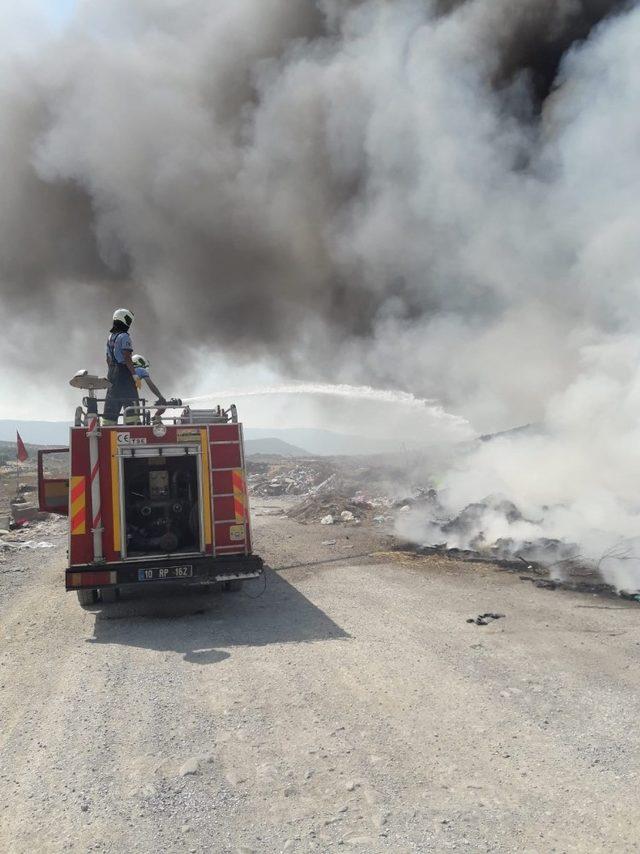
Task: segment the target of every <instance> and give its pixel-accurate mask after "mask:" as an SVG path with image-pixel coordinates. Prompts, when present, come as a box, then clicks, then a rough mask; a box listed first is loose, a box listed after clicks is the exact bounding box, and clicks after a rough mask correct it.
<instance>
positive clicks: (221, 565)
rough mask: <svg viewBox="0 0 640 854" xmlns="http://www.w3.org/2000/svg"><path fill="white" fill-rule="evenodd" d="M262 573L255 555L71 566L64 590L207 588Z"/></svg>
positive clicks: (262, 569)
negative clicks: (151, 584) (170, 585)
mask: <svg viewBox="0 0 640 854" xmlns="http://www.w3.org/2000/svg"><path fill="white" fill-rule="evenodd" d="M263 571H264V564H263V561H262V558H260V557H258V556H257V555H239V556H238V557H231V556H229V557H223V558H211V557H205V558H202V557H187V556H185V557H184V558H182V559H181V560H180V559H177V558H171V559H166V558H164V559H163V558H159V559H155V560H154V559H153V558H149V560H148V561H145V562H142V561H131V562H127V561H124V562H122V563H116V564H113V563H112V564H108V565H106V566H104V567H99V568H98V567H96V566H95V565H94V566H73V567H70V568H69V569H67V571H66V574H65V582H66V589H67V590H82V589H87V588H97V587H100V588H104V587H115V586H119V585H125V584H127V585H129V584H136V585H138V584H140V585H144V584H146V583H149V582H161V583H172V582H173V583H174V584H208V583H213V582H216V581H235V580H241V579H245V578H258V577H259V576H260V575H262V573H263Z"/></svg>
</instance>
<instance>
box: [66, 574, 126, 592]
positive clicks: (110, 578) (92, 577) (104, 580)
mask: <svg viewBox="0 0 640 854" xmlns="http://www.w3.org/2000/svg"><path fill="white" fill-rule="evenodd" d="M116 575H117V573H115V572H109V571H101V572H69V573H67V590H75V589H76V588H78V587H104V586H105V585H107V584H115V583H116V581H117V578H116Z"/></svg>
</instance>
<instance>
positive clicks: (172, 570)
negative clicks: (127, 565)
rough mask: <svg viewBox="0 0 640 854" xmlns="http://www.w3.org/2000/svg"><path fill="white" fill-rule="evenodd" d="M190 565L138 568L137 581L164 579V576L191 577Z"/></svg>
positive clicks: (191, 569) (191, 568)
mask: <svg viewBox="0 0 640 854" xmlns="http://www.w3.org/2000/svg"><path fill="white" fill-rule="evenodd" d="M192 577H193V567H192V566H154V567H152V568H150V569H139V570H138V581H164V579H165V578H192Z"/></svg>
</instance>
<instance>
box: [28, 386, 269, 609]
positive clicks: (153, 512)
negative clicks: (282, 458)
mask: <svg viewBox="0 0 640 854" xmlns="http://www.w3.org/2000/svg"><path fill="white" fill-rule="evenodd" d="M71 385H73V386H75V387H77V388H82V389H85V390H86V391H87V392H88V394H87V396H85V397H84V399H83V406H82V407H78V409H77V410H76V417H75V426H74V427H71V428H70V443H69V448H55V449H47V450H43V451H40V452H39V454H38V487H39V500H40V509H41V510H44V511H46V512H49V513H59V514H62V515H67V516H68V517H69V566H68V568H67V570H66V573H65V581H66V589H67V590H75V591H77V594H78V600H79V602H80V604H81V605H83V606H89V605H92V604H94V603H95V602H97V601H98V600H100V601H102V602H111V601H114V600H115V598H116V597H117V595H118V591H119V589H120V588H126V587H129V586H130V585H136V586H137V587H138V588H140V587H142V586H144V585H147V587H148V588H151V587H153V586H154V585H155V584H156V583H157V584H163V585H167V584H174V585H185V584H188V585H210V584H222V585H224V587H226V588H227V589H232V590H233V589H236V590H237V589H238V588H239V587H240V586H241V585H242V582H243V580H244V579H247V578H256V577H258V576H259V575H261V574H262V572H263V562H262V559H261V558H260V557H258V556H257V555H255V554H253V553H252V549H251V529H250V520H249V499H248V496H247V486H246V475H245V462H244V444H243V437H242V425H241V424H239V423H238V419H237V414H236V409H235V406H231V407H230V408H229V409H228V410H224V409H222V408H220V407H217V408H215V409H211V410H192V409H190V408H189V407H183V406H182V403H181V401H179V400H172V401H169V404H170V405H171V407H172V408H171V409H170V410H169V411H171V412H174V413H175V412H178V413H179V414H177V415H172V416H166V415H163V416H161V417H159V416H158V415H157V414H154V413H157V412H158V405H154V406H147V405H146V402H145V401H144V400H141V401H140V405H139V406H136V407H135V408H130V409H128V410H126V411H125V413H124V415H125V420H126V421H127V422H132V421H133V422H136V423H126V424H122V425H118V426H115V427H105V426H103V425H102V424H101V417H100V415H99V413H98V403H99V402H100V400H99V398H98V397H97V396H96V391H100V390H101V389H104V388H106V387H107V386H108V382H107V380H104V379H102V378H100V377H95V376H90V375H88V374H87V373H86V372H80V373H79V374H78V375H76V376H75V377H74V378H73V379H72V380H71ZM61 452H68V453H69V470H68V471H69V476H68V477H60V476H59V475H58V476H55V477H49V476H48V474H46V473H45V467H46V462H47V460H46V457H47V454H60V453H61Z"/></svg>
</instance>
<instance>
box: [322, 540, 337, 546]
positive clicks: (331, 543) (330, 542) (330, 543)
mask: <svg viewBox="0 0 640 854" xmlns="http://www.w3.org/2000/svg"><path fill="white" fill-rule="evenodd" d="M337 542H338V541H337V540H323V541H322V545H323V546H335V544H336V543H337Z"/></svg>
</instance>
